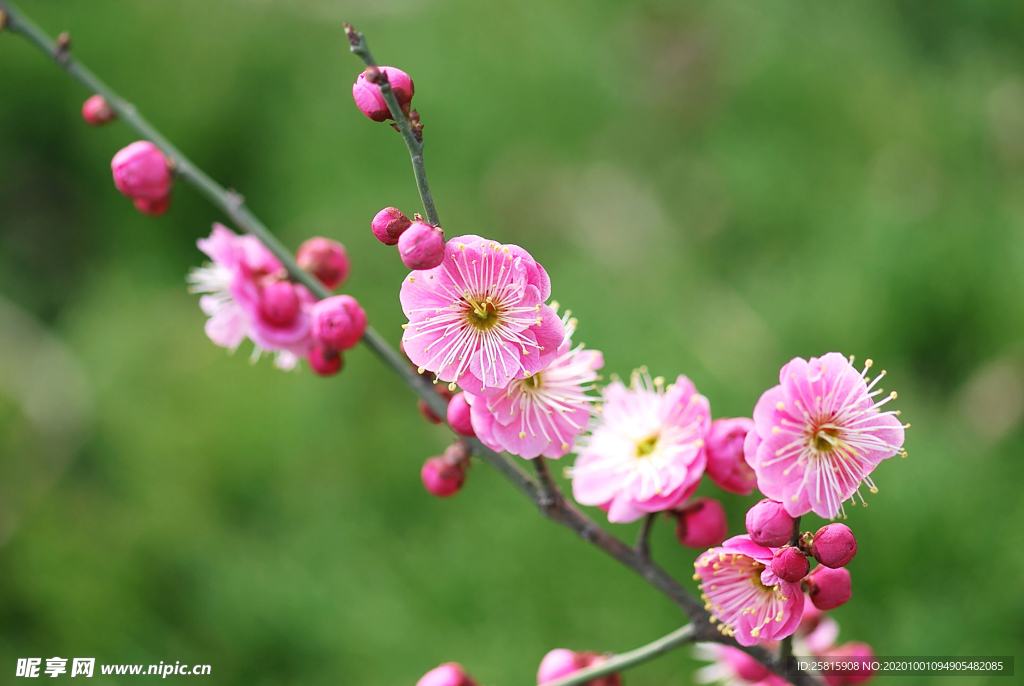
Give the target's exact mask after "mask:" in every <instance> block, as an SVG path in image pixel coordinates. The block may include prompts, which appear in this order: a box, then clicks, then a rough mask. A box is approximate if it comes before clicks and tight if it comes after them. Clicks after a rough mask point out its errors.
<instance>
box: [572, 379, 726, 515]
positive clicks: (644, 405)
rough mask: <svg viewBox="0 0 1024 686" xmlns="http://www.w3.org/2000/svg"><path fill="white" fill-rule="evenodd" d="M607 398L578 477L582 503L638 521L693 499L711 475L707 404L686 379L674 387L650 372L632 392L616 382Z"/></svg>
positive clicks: (582, 451) (575, 484) (581, 453)
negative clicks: (706, 471)
mask: <svg viewBox="0 0 1024 686" xmlns="http://www.w3.org/2000/svg"><path fill="white" fill-rule="evenodd" d="M602 395H603V399H604V404H603V406H602V408H601V410H600V417H599V420H598V422H597V425H596V427H595V428H594V429H593V430H592V431H591V433H590V436H589V438H588V439H587V440H586V444H585V445H582V447H580V448H579V449H578V450H577V455H578V457H577V459H576V463H575V465H574V466H573V467H572V470H571V471H570V475H571V476H572V492H573V496H574V497H575V498H576V500H577V501H579V502H580V503H582V504H584V505H597V506H599V507H602V508H604V509H605V510H606V511H607V512H608V521H610V522H631V521H634V520H636V519H639V518H640V517H641V516H643V515H644V513H647V512H660V511H661V510H668V509H672V508H674V507H676V506H677V505H679V504H680V503H682V502H683V501H684V500H686V499H687V498H688V497H690V496H691V495H692V494H693V492H694V490H696V488H697V484H698V482H699V481H700V477H701V474H703V473H704V465H705V461H706V456H705V454H704V435H705V434H706V433H707V430H708V427H709V426H710V424H711V417H710V415H711V411H710V407H709V405H708V401H707V398H705V397H704V396H702V395H699V394H698V393H697V390H696V389H695V388H694V386H693V383H692V382H691V381H690V380H689V379H687V378H686V377H685V376H680V377H679V378H678V379H676V382H675V383H674V384H672V385H670V386H669V387H668V388H667V389H666V388H665V387H664V380H663V379H662V378H661V377H658V378H657V379H655V380H653V381H652V380H651V378H650V376H649V375H648V374H647V371H646V370H645V369H641V370H640V371H638V372H634V373H633V375H632V378H631V382H630V386H629V387H627V386H626V385H625V384H623V383H622V382H621V381H615V382H613V383H611V384H609V385H608V386H607V387H606V388H605V389H604V392H603V394H602Z"/></svg>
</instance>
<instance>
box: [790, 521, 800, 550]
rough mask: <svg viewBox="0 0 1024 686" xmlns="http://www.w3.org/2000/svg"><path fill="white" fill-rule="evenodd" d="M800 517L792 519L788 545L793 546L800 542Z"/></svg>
mask: <svg viewBox="0 0 1024 686" xmlns="http://www.w3.org/2000/svg"><path fill="white" fill-rule="evenodd" d="M800 517H801V515H797V516H796V517H794V518H793V531H792V532H791V533H790V534H789V544H790V545H793V546H795V545H796V544H797V543H799V542H800Z"/></svg>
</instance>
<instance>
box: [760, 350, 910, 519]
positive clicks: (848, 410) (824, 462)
mask: <svg viewBox="0 0 1024 686" xmlns="http://www.w3.org/2000/svg"><path fill="white" fill-rule="evenodd" d="M870 368H871V360H868V361H867V362H866V363H865V365H864V369H863V371H862V372H860V373H858V372H857V371H856V370H855V369H854V367H853V365H852V364H851V362H850V360H848V359H847V358H845V357H844V356H843V355H840V354H839V353H828V354H827V355H823V356H822V357H820V358H816V357H812V358H811V359H810V360H809V361H808V360H804V359H803V358H800V357H797V358H794V359H793V360H792V361H790V362H789V363H788V364H787V365H786V366H784V367H783V368H782V371H781V372H780V373H779V382H780V383H779V385H778V386H775V387H773V388H770V389H768V390H767V391H765V392H764V394H763V395H762V396H761V399H760V400H758V401H757V406H756V407H755V408H754V425H755V426H754V430H753V431H751V432H749V433H748V434H747V438H746V440H745V442H744V446H743V453H744V458H745V459H746V461H747V464H749V465H750V466H751V467H752V468H753V469H754V472H755V474H756V475H757V487H758V489H760V491H761V492H762V493H764V494H765V495H766V496H768V497H769V498H772V499H773V500H777V501H779V502H781V503H783V505H784V506H785V508H786V511H787V512H789V514H790V515H792V516H794V517H795V516H797V515H802V514H805V513H807V512H811V511H813V512H814V513H815V514H818V515H820V516H822V517H825V518H827V519H832V518H834V517H835V516H836V515H838V514H843V515H845V511H844V509H843V501H845V500H849V499H851V498H853V497H854V495H855V494H856V495H857V496H859V497H860V498H861V501H862V502H863V501H864V498H863V496H862V495H861V494H860V490H859V489H860V485H861V483H864V484H865V485H867V487H868V489H869V490H870V491H871V492H872V493H875V492H876V491H877V490H878V489H877V488H876V487H875V484H874V483H873V482H872V480H871V478H870V474H871V472H872V471H873V470H874V469H875V467H877V466H878V464H879V463H880V462H881V461H882V460H885V459H887V458H890V457H892V456H893V455H896V454H901V455H903V456H906V453H905V452H904V451H903V449H902V446H903V434H904V431H903V430H904V429H905V428H906V427H905V426H904V425H903V424H902V423H901V422H900V420H899V419H898V418H897V417H898V415H899V412H894V411H891V410H887V411H883V410H882V409H881V408H882V406H883V405H885V404H886V403H888V402H889V401H890V400H893V399H895V398H896V393H895V392H892V393H890V394H888V395H885V396H883V397H882V398H881V399H880V400H877V401H876V400H875V398H876V397H877V396H879V395H880V394H881V393H882V389H881V388H878V389H875V386H876V384H877V383H878V382H879V380H880V379H881V378H882V377H883V376H884V375H885V372H884V371H883V372H881V373H880V374H879V375H878V376H876V377H875V378H874V379H873V380H871V381H870V383H869V382H868V379H867V378H866V377H867V373H868V369H870ZM907 426H909V425H907ZM865 504H866V503H865Z"/></svg>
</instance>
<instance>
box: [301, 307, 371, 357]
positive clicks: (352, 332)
mask: <svg viewBox="0 0 1024 686" xmlns="http://www.w3.org/2000/svg"><path fill="white" fill-rule="evenodd" d="M311 315H312V320H313V338H314V339H315V340H316V342H317V343H319V344H320V345H322V346H324V347H325V348H328V349H330V350H348V349H349V348H353V347H355V345H356V344H357V343H358V342H359V339H360V338H362V337H363V332H364V331H366V312H364V311H363V308H362V307H360V306H359V303H358V302H357V301H356V299H355V298H353V297H352V296H350V295H335V296H332V297H330V298H324V299H323V300H321V301H320V302H318V303H316V304H315V305H313V308H312V312H311Z"/></svg>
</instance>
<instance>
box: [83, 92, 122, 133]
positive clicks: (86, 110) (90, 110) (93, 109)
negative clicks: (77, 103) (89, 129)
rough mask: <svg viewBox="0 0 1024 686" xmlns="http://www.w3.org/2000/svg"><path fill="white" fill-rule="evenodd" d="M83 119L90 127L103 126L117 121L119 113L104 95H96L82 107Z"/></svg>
mask: <svg viewBox="0 0 1024 686" xmlns="http://www.w3.org/2000/svg"><path fill="white" fill-rule="evenodd" d="M82 119H84V120H85V123H86V124H88V125H89V126H103V125H104V124H106V123H109V122H112V121H114V120H115V119H117V112H115V111H114V108H112V107H111V106H110V103H108V102H107V100H106V98H104V97H103V96H102V95H94V96H92V97H91V98H89V99H88V100H86V101H85V103H84V104H83V105H82Z"/></svg>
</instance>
